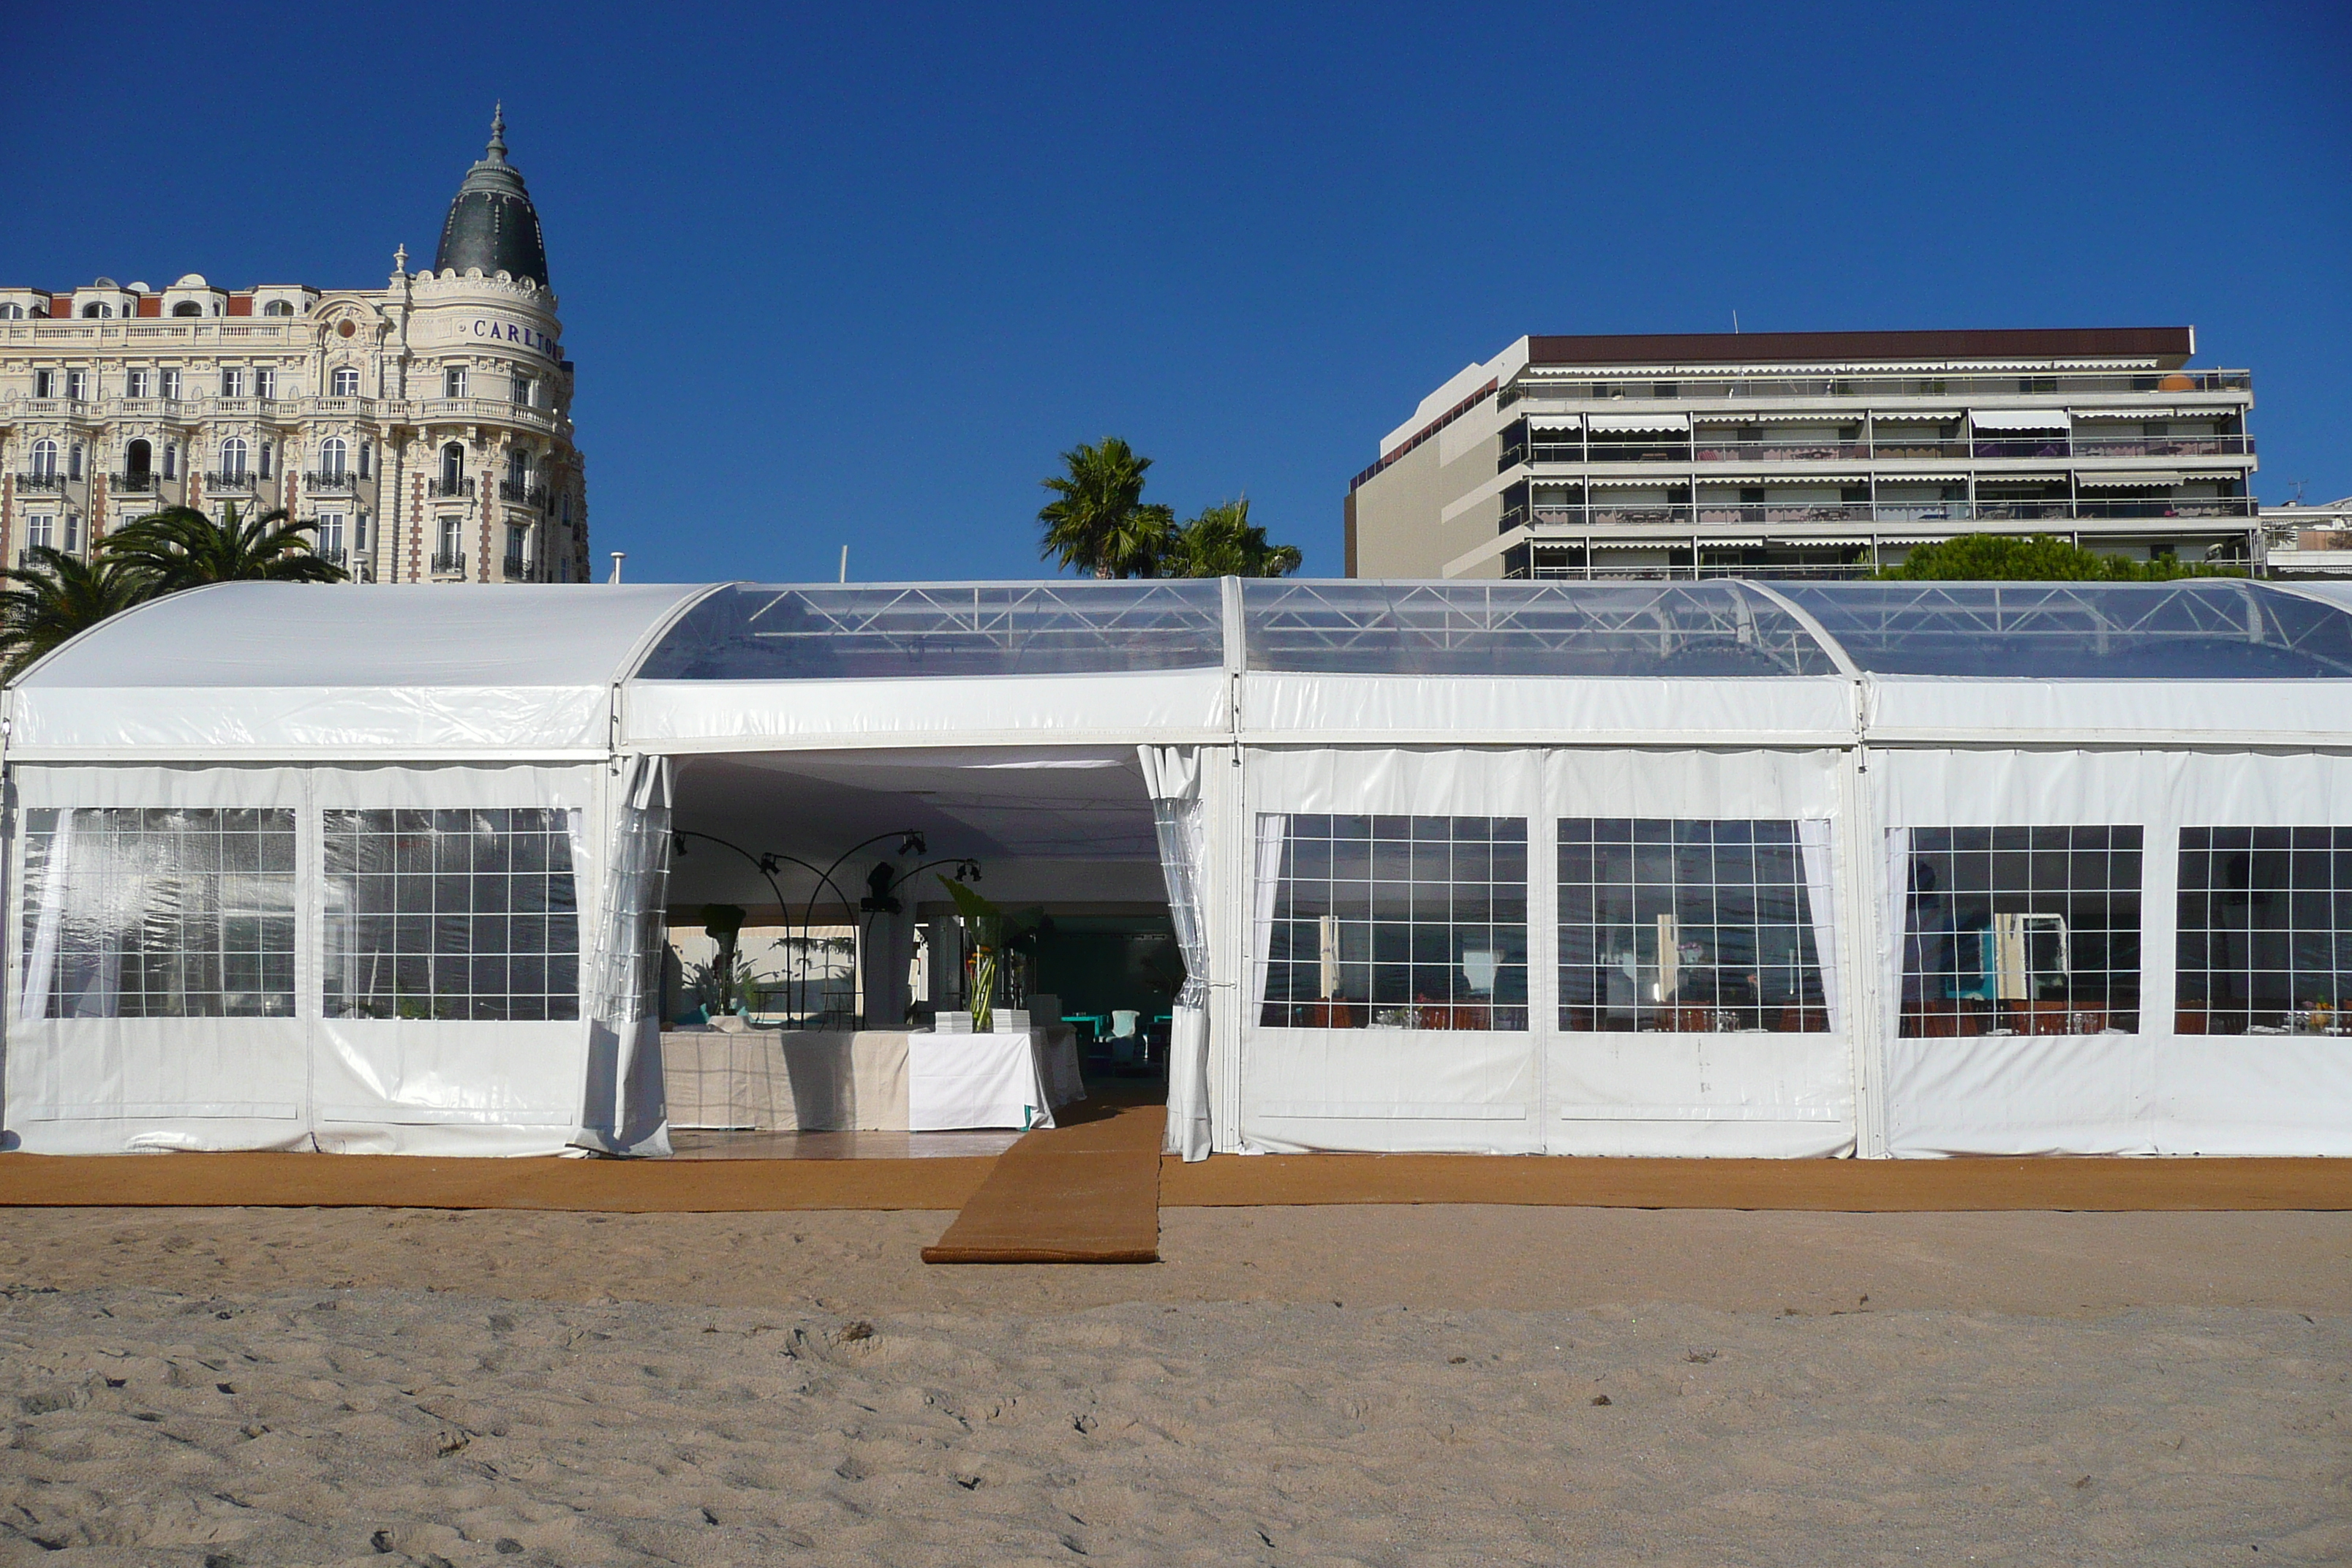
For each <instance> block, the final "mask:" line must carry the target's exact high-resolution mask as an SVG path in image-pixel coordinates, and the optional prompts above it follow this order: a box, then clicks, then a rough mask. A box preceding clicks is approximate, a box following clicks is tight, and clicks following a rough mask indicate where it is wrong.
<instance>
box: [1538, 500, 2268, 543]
mask: <svg viewBox="0 0 2352 1568" xmlns="http://www.w3.org/2000/svg"><path fill="white" fill-rule="evenodd" d="M2258 515H2259V505H2258V503H2257V502H2256V501H2255V500H2254V499H2253V498H2252V496H2157V497H2140V498H2137V499H2131V498H2118V499H2115V500H2094V499H2089V498H2082V497H2078V498H2076V499H2075V500H2063V499H2061V500H1976V501H1973V502H1971V501H1934V502H1928V503H1926V504H1922V505H1916V506H1899V505H1895V506H1890V505H1887V504H1885V503H1884V502H1881V503H1878V504H1875V505H1874V504H1872V503H1871V502H1869V501H1820V502H1802V501H1799V502H1780V503H1769V504H1762V505H1758V504H1753V503H1741V504H1739V505H1731V504H1727V503H1719V502H1714V501H1699V502H1696V503H1694V502H1690V501H1663V502H1646V503H1642V504H1626V505H1616V504H1611V503H1609V502H1605V501H1604V502H1596V503H1593V504H1591V505H1570V506H1539V507H1536V508H1534V509H1532V510H1529V509H1528V508H1524V507H1514V508H1512V509H1511V510H1508V511H1507V512H1505V513H1504V514H1503V519H1502V531H1504V532H1508V531H1510V530H1512V529H1514V528H1517V527H1520V526H1523V525H1524V526H1528V527H1532V528H1533V529H1535V530H1536V531H1538V532H1539V533H1554V532H1570V533H1573V532H1584V531H1590V530H1593V529H1614V528H1671V529H1675V530H1686V531H1691V532H1694V533H1700V534H1704V532H1705V531H1706V530H1708V529H1717V528H1774V527H1784V528H1801V527H1808V526H1816V525H1820V524H1823V523H1833V524H1843V525H1848V526H1857V525H1858V526H1864V527H1870V528H1885V527H1888V526H1899V525H1916V524H1920V523H1927V524H1930V525H1937V526H1954V527H1958V528H1966V527H1967V526H1969V525H1972V524H1975V523H1980V522H2019V521H2031V522H2077V521H2080V522H2100V521H2116V520H2118V519H2135V518H2147V519H2150V520H2162V519H2168V518H2185V519H2191V520H2197V521H2206V520H2211V521H2229V520H2244V519H2248V518H2252V517H2255V516H2258Z"/></svg>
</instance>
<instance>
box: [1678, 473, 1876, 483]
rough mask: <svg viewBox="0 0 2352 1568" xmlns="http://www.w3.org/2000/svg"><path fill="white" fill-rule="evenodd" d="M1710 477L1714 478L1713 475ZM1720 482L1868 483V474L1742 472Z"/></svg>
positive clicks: (1718, 481)
mask: <svg viewBox="0 0 2352 1568" xmlns="http://www.w3.org/2000/svg"><path fill="white" fill-rule="evenodd" d="M1708 478H1710V479H1713V478H1714V476H1713V475H1709V476H1708ZM1717 483H1719V484H1742V485H1866V484H1868V483H1870V476H1869V475H1867V474H1786V473H1783V474H1742V475H1740V476H1739V478H1738V479H1719V480H1717Z"/></svg>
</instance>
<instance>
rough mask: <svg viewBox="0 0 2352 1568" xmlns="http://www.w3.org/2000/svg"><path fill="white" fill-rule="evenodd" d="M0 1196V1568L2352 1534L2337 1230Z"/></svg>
mask: <svg viewBox="0 0 2352 1568" xmlns="http://www.w3.org/2000/svg"><path fill="white" fill-rule="evenodd" d="M948 1217H949V1216H947V1215H925V1214H839V1213H807V1214H796V1215H790V1214H788V1215H613V1216H599V1215H556V1214H531V1215H522V1214H511V1213H499V1212H473V1213H457V1214H441V1213H429V1212H419V1211H402V1212H393V1211H383V1210H341V1211H321V1210H253V1209H226V1210H184V1211H172V1212H165V1211H156V1210H136V1211H124V1210H115V1211H91V1210H50V1211H26V1210H14V1211H11V1212H10V1213H9V1215H8V1216H7V1221H6V1224H5V1228H0V1281H5V1286H6V1292H5V1301H0V1410H5V1411H6V1412H7V1415H8V1433H9V1436H8V1440H7V1446H6V1448H5V1452H0V1562H7V1563H16V1562H24V1563H32V1562H41V1563H188V1564H191V1565H195V1564H213V1565H216V1568H218V1565H226V1564H232V1563H235V1564H257V1563H386V1562H394V1563H396V1562H403V1561H406V1562H414V1563H428V1564H429V1563H436V1562H445V1563H517V1564H531V1563H567V1564H568V1563H580V1564H587V1563H770V1562H779V1561H782V1562H809V1563H889V1564H897V1563H907V1564H960V1563H989V1564H995V1563H1076V1562H1081V1561H1091V1562H1108V1563H1192V1562H1200V1563H1282V1564H1294V1563H1296V1564H1310V1563H1335V1564H1336V1563H1364V1564H1383V1565H1385V1564H1453V1563H1462V1564H1469V1563H1480V1564H1485V1563H1568V1562H1575V1563H1774V1564H1777V1563H1791V1564H1793V1563H1928V1562H1932V1563H1960V1562H1976V1563H2021V1564H2023V1563H2135V1564H2144V1563H2183V1564H2186V1563H2213V1562H2226V1561H2241V1562H2247V1563H2262V1562H2281V1563H2336V1562H2342V1561H2344V1560H2346V1559H2347V1557H2352V1314H2347V1311H2346V1310H2345V1306H2346V1303H2347V1302H2352V1215H2306V1214H2292V1213H2289V1214H2267V1215H2229V1214H2212V1215H2057V1214H2010V1215H1787V1214H1727V1213H1717V1212H1707V1211H1686V1212H1682V1213H1650V1212H1643V1211H1622V1210H1570V1209H1528V1208H1516V1209H1499V1208H1484V1207H1441V1206H1426V1207H1419V1208H1371V1207H1351V1208H1325V1209H1255V1210H1253V1209H1223V1210H1171V1211H1168V1213H1167V1214H1166V1215H1164V1216H1163V1217H1164V1220H1165V1231H1164V1237H1163V1251H1164V1254H1165V1257H1166V1258H1167V1261H1165V1262H1163V1263H1161V1264H1159V1265H1155V1266H1146V1267H1134V1268H926V1267H925V1266H924V1265H922V1264H921V1263H920V1262H919V1261H917V1260H916V1254H917V1250H918V1248H919V1247H920V1246H921V1245H922V1244H924V1243H925V1242H927V1241H929V1240H932V1239H934V1238H936V1237H937V1236H938V1234H939V1232H940V1229H941V1228H942V1227H943V1226H944V1225H945V1223H946V1221H947V1218H948Z"/></svg>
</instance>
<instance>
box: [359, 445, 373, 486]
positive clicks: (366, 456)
mask: <svg viewBox="0 0 2352 1568" xmlns="http://www.w3.org/2000/svg"><path fill="white" fill-rule="evenodd" d="M374 456H375V447H373V445H372V444H371V443H369V442H366V441H362V442H361V443H360V478H362V479H366V478H367V477H368V474H369V472H370V471H371V468H372V467H373V459H374Z"/></svg>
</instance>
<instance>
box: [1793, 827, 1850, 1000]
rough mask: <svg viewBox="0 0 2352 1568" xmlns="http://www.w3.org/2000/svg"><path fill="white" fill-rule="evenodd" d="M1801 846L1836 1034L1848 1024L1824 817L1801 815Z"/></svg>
mask: <svg viewBox="0 0 2352 1568" xmlns="http://www.w3.org/2000/svg"><path fill="white" fill-rule="evenodd" d="M1797 847H1798V849H1799V850H1800V851H1801V853H1802V854H1803V857H1804V861H1805V902H1806V903H1807V904H1808V905H1809V906H1811V910H1812V916H1813V952H1814V954H1815V956H1816V957H1818V958H1819V960H1820V961H1821V970H1822V1006H1823V1007H1824V1008H1826V1009H1827V1010H1828V1012H1829V1016H1830V1029H1831V1032H1832V1033H1843V1031H1844V1029H1845V1027H1846V1021H1845V998H1844V996H1843V994H1842V993H1843V988H1844V976H1843V974H1842V973H1840V970H1841V968H1842V967H1843V965H1842V963H1841V957H1842V955H1843V952H1844V949H1843V948H1842V947H1840V946H1839V945H1838V926H1839V921H1838V918H1837V917H1838V908H1837V897H1836V891H1835V889H1836V884H1835V882H1834V881H1833V880H1832V874H1831V871H1830V825H1829V823H1828V821H1827V820H1826V819H1824V818H1822V817H1816V816H1808V817H1801V818H1800V819H1799V820H1798V823H1797Z"/></svg>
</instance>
